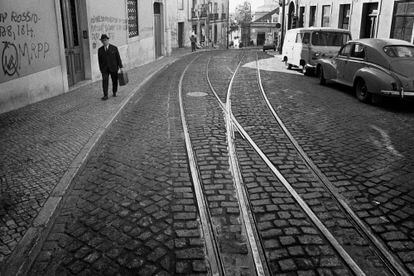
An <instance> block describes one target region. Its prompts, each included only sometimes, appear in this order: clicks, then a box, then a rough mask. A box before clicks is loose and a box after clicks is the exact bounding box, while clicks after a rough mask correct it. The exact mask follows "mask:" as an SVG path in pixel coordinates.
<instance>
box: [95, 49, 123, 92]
mask: <svg viewBox="0 0 414 276" xmlns="http://www.w3.org/2000/svg"><path fill="white" fill-rule="evenodd" d="M98 61H99V70H101V73H102V87H103V93H104V96H108V84H109V75H111V79H112V93H113V94H114V95H115V94H116V92H117V90H118V69H119V68H122V61H121V57H120V56H119V51H118V48H117V47H115V46H114V45H111V44H109V45H108V49H107V50H106V51H105V47H104V46H102V47H100V48H99V49H98Z"/></svg>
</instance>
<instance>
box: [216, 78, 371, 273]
mask: <svg viewBox="0 0 414 276" xmlns="http://www.w3.org/2000/svg"><path fill="white" fill-rule="evenodd" d="M233 77H234V76H233ZM216 98H217V99H218V100H219V98H218V96H216ZM219 102H221V101H219ZM228 102H229V98H228V99H227V103H226V106H225V109H224V111H225V112H226V115H227V116H229V117H230V118H231V121H232V123H233V125H234V126H235V127H236V128H237V130H238V131H239V133H240V134H241V135H242V136H243V137H244V139H246V140H247V141H248V143H249V144H250V146H251V147H252V148H253V149H254V150H255V151H256V153H257V154H258V155H259V156H260V158H261V159H262V160H263V161H264V162H265V163H266V165H267V166H268V167H269V168H270V169H271V170H272V172H273V174H274V175H275V176H276V177H277V179H278V180H279V181H280V182H281V183H282V184H283V186H284V187H285V188H286V189H287V191H288V192H289V193H290V194H291V195H292V197H293V198H294V199H295V201H296V202H297V203H298V204H299V206H300V207H301V208H302V210H303V211H304V212H305V213H306V215H307V216H308V217H309V218H310V219H311V220H312V222H313V224H314V225H315V226H316V227H317V228H318V229H319V231H320V232H321V233H322V234H323V235H324V237H325V238H326V239H327V240H328V242H329V243H330V244H331V246H332V247H333V248H334V249H335V250H336V252H337V253H338V254H339V255H340V256H341V258H342V259H343V260H344V261H345V263H346V264H347V265H348V267H349V268H350V269H351V271H352V272H353V273H354V274H355V275H358V276H364V275H365V273H364V271H362V269H361V268H360V267H359V266H358V265H357V264H356V263H355V261H354V260H353V259H352V258H351V257H350V256H349V254H348V253H347V252H346V251H345V249H344V248H343V247H342V246H341V245H340V244H339V242H338V241H337V240H336V239H335V237H334V236H333V235H332V234H331V232H330V231H329V230H328V229H327V228H326V227H325V225H324V224H323V223H322V222H321V221H320V220H319V218H318V217H317V216H316V215H315V213H314V212H313V211H312V210H311V209H310V207H309V206H308V205H307V204H306V202H305V201H304V200H303V199H302V198H301V197H300V196H299V194H298V193H297V192H296V191H295V190H294V189H293V187H292V185H290V183H289V182H288V181H287V180H286V179H285V178H284V176H283V175H282V174H281V173H280V171H279V170H278V169H277V168H276V167H275V166H274V165H273V163H272V162H271V161H270V159H269V158H268V157H267V156H266V155H265V154H264V152H263V151H262V150H261V149H260V148H259V146H258V145H257V144H256V143H255V142H254V141H253V139H252V138H251V137H250V135H249V134H248V133H247V132H246V130H245V129H244V128H243V127H242V126H241V125H240V123H239V122H238V121H237V119H236V118H235V117H234V115H233V114H232V113H231V109H229V108H228V107H229V104H228ZM230 103H231V102H230ZM221 106H223V105H221Z"/></svg>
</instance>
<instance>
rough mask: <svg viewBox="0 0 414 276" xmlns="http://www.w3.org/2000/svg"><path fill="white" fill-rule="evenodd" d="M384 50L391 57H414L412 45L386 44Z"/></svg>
mask: <svg viewBox="0 0 414 276" xmlns="http://www.w3.org/2000/svg"><path fill="white" fill-rule="evenodd" d="M384 52H385V53H386V54H387V55H388V56H390V57H402V58H407V57H409V58H413V57H414V47H412V46H386V47H384Z"/></svg>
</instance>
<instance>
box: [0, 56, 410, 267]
mask: <svg viewBox="0 0 414 276" xmlns="http://www.w3.org/2000/svg"><path fill="white" fill-rule="evenodd" d="M258 67H259V69H260V70H258ZM259 73H260V74H259ZM131 77H132V78H134V76H131ZM95 85H96V86H98V85H99V83H96V84H95ZM261 88H263V89H261ZM130 89H134V87H130ZM120 97H123V96H122V94H121V96H120ZM113 100H115V98H114V99H110V101H113ZM266 100H267V101H266ZM110 101H108V102H110ZM267 103H268V104H270V106H269V105H268V104H267ZM101 104H107V102H105V103H101ZM272 109H273V111H274V112H272ZM0 116H3V117H2V122H6V119H7V115H0ZM23 117H24V116H22V118H23ZM278 120H279V123H278ZM281 122H282V125H281V124H280V123H281ZM22 123H23V124H24V122H21V124H22ZM2 129H3V130H4V131H2V134H0V135H2V136H1V138H2V141H3V144H2V147H4V149H6V148H7V147H8V146H10V147H11V145H7V143H8V141H9V143H12V141H11V140H7V139H6V137H7V136H8V135H11V134H10V132H9V133H6V130H7V129H10V128H6V124H5V123H4V124H3V126H2ZM284 130H287V132H288V133H286V131H284ZM413 132H414V102H413V101H409V100H406V101H399V100H395V99H384V100H383V101H382V102H379V103H376V104H364V103H361V102H359V101H358V100H357V99H356V98H355V96H354V94H353V93H352V91H351V89H349V88H347V87H344V86H340V85H337V84H333V83H329V82H328V83H327V85H326V86H322V85H320V84H319V80H318V78H315V77H313V76H304V75H303V74H302V73H301V72H299V71H295V70H288V69H286V68H285V67H284V63H283V62H282V61H281V58H280V56H279V55H275V54H274V52H273V51H270V52H269V53H263V52H262V51H260V50H258V49H250V50H231V51H222V50H220V51H205V52H200V53H199V52H196V53H195V54H190V55H184V56H183V57H181V58H178V59H177V61H175V62H173V63H170V64H168V65H166V66H164V68H163V69H162V70H160V71H159V72H158V73H156V74H155V75H154V76H153V77H152V78H151V79H149V81H148V82H146V83H144V85H143V86H141V87H139V89H138V90H137V93H136V94H134V95H132V96H131V98H129V99H128V101H127V103H126V104H125V106H124V107H123V109H122V111H121V112H120V113H119V115H118V116H117V117H116V119H115V120H114V121H112V123H111V124H110V126H109V127H108V128H106V129H105V130H104V132H103V136H102V137H101V138H100V139H99V140H98V142H97V143H96V144H95V145H92V147H91V152H90V153H89V155H87V158H85V159H84V160H83V161H82V164H81V165H80V166H79V171H78V172H77V173H76V175H75V176H74V178H73V180H72V181H71V182H70V183H69V184H68V187H67V188H66V189H65V190H64V191H62V192H61V193H62V200H61V202H59V203H58V205H57V206H58V207H57V208H56V209H55V210H52V211H51V212H52V214H50V215H49V218H50V220H48V222H47V224H48V226H47V227H45V228H44V230H43V232H42V233H41V235H42V237H43V238H40V239H39V241H37V242H36V243H37V248H38V249H37V250H34V251H33V252H34V253H33V254H34V255H33V254H32V255H31V257H30V258H26V256H22V257H21V260H19V261H16V260H13V262H16V263H19V262H20V267H21V268H22V270H21V272H23V274H26V275H211V274H214V275H216V274H217V275H224V274H225V275H364V274H365V275H393V274H394V275H395V274H397V275H410V274H413V273H414V253H413V252H414V236H413V233H414V224H413V221H414V205H413V204H414V193H413V189H412V188H411V187H412V186H413V184H414V183H413V182H414V180H413V179H414V148H413V147H414V137H413V136H412V133H413ZM25 151H27V153H29V152H30V148H28V147H27V148H25V149H24V151H23V152H22V153H24V152H25ZM75 155H76V154H75ZM9 159H10V158H9ZM4 160H6V159H4ZM10 160H11V159H10ZM9 162H10V164H12V163H13V161H9ZM65 162H66V163H67V162H68V161H65ZM69 163H70V162H69ZM20 166H22V167H23V169H24V166H31V165H30V164H27V165H25V164H21V165H20ZM9 167H10V168H11V165H9ZM21 178H22V181H30V178H28V177H27V176H23V175H22V176H21ZM35 189H37V190H39V191H40V189H39V188H33V190H35ZM51 192H52V189H50V188H49V189H48V190H46V191H45V193H46V195H48V194H50V193H51ZM46 198H47V196H46V197H44V198H43V199H42V200H41V202H40V203H39V205H40V207H39V208H40V211H38V212H37V213H35V214H34V215H33V219H35V218H36V214H39V213H41V214H42V210H43V209H44V208H45V207H44V206H43V204H44V201H45V200H46ZM39 200H40V197H39ZM42 208H43V209H42ZM9 215H10V216H12V215H13V216H14V217H16V218H17V217H18V216H19V212H18V211H17V212H16V213H10V214H9ZM30 223H31V221H30V219H29V220H28V222H27V224H30ZM6 228H7V227H6ZM6 228H5V229H4V231H3V232H2V241H4V240H5V236H7V235H8V234H7V233H9V232H10V229H8V230H7V229H6ZM11 229H14V228H11ZM23 233H24V230H23ZM23 240H24V239H23ZM17 243H18V242H16V244H17ZM15 246H17V247H16V248H17V250H18V249H19V245H15ZM6 253H7V254H6ZM2 254H3V256H2V258H3V259H4V260H7V258H8V256H10V254H11V253H10V252H5V251H3V252H2ZM13 256H19V254H14V255H13ZM13 262H12V263H13ZM6 263H8V264H10V263H11V262H10V259H9V260H8V262H6ZM3 269H4V268H3ZM15 269H16V267H12V266H9V267H7V268H6V271H15ZM404 273H406V274H404ZM6 275H7V274H6Z"/></svg>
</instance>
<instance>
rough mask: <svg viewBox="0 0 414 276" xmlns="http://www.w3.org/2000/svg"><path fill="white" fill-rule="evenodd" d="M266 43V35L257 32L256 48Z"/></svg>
mask: <svg viewBox="0 0 414 276" xmlns="http://www.w3.org/2000/svg"><path fill="white" fill-rule="evenodd" d="M265 41H266V33H263V32H259V33H257V43H256V44H257V46H262V45H264V44H265Z"/></svg>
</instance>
